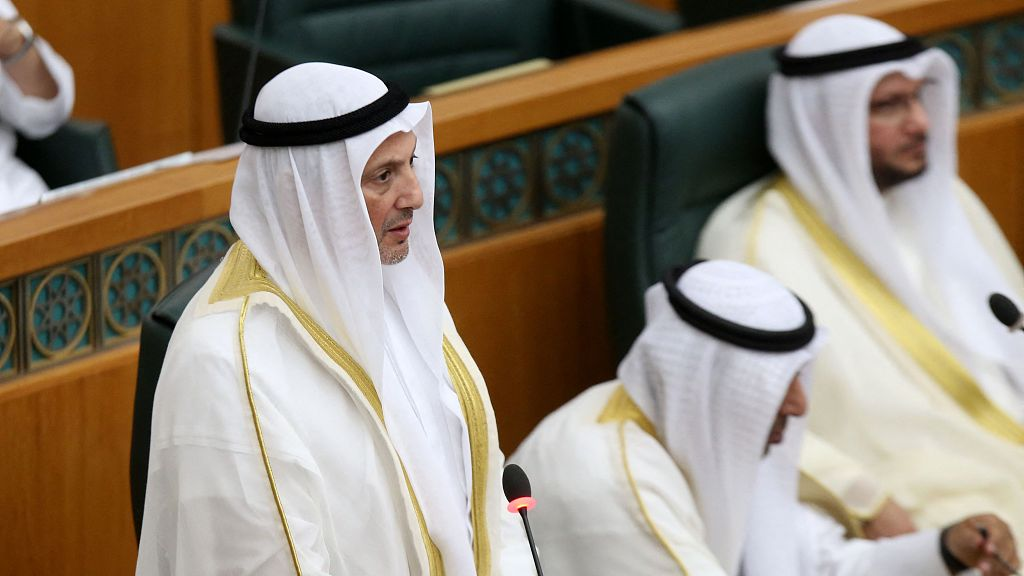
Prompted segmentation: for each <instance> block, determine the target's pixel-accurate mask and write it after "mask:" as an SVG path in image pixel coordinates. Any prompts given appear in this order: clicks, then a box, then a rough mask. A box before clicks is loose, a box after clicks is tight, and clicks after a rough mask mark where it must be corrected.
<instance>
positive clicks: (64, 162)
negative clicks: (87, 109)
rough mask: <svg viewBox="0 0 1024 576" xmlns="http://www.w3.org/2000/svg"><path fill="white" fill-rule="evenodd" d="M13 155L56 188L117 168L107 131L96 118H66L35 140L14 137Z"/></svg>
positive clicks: (111, 142)
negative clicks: (42, 136) (52, 131)
mask: <svg viewBox="0 0 1024 576" xmlns="http://www.w3.org/2000/svg"><path fill="white" fill-rule="evenodd" d="M15 154H16V155H17V156H18V158H20V159H21V161H22V162H24V163H25V164H27V165H28V166H29V167H30V168H32V169H33V170H35V171H36V172H37V173H39V175H40V176H42V178H43V181H45V182H46V185H47V186H49V187H50V188H59V187H61V186H65V185H67V184H74V183H75V182H81V181H82V180H88V179H89V178H95V177H97V176H103V175H104V174H109V173H110V172H114V171H116V170H117V157H116V156H115V155H114V144H113V141H112V140H111V138H110V130H109V129H108V128H107V125H106V124H105V123H104V122H100V121H96V120H69V121H68V122H66V123H65V124H64V125H63V126H61V127H60V128H58V129H57V131H56V132H54V133H53V134H51V135H49V136H47V137H46V138H41V139H39V140H30V139H28V138H25V137H23V136H20V135H19V136H18V148H17V151H16V152H15Z"/></svg>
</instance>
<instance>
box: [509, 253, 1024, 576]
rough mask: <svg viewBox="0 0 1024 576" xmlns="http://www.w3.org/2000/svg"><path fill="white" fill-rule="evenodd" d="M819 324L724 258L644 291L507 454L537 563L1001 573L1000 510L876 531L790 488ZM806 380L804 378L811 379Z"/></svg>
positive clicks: (730, 571) (1004, 548)
mask: <svg viewBox="0 0 1024 576" xmlns="http://www.w3.org/2000/svg"><path fill="white" fill-rule="evenodd" d="M823 340H824V336H823V335H822V334H821V333H820V332H818V331H816V329H815V325H814V319H813V317H812V315H811V312H810V310H809V309H808V308H807V307H806V306H804V304H803V303H802V302H801V301H800V300H799V299H798V298H797V297H796V296H794V295H793V294H792V293H791V292H789V291H788V290H786V289H785V288H784V287H783V286H782V285H781V284H779V283H778V282H777V281H776V280H775V279H773V278H771V277H770V276H768V275H767V274H765V273H763V272H760V271H758V270H756V269H754V268H751V267H749V266H746V265H744V264H740V263H737V262H728V261H705V262H700V263H697V264H695V265H692V266H690V267H689V268H687V269H685V270H683V269H676V270H674V271H672V272H671V273H669V274H668V275H667V276H666V278H665V280H664V282H662V283H661V284H657V285H655V286H653V287H651V288H649V289H648V291H647V294H646V326H645V327H644V330H643V332H641V334H640V336H639V337H638V338H637V340H636V341H635V342H634V343H633V346H632V348H631V349H630V351H629V353H628V354H627V355H626V357H625V358H624V359H623V361H622V363H621V364H620V365H619V369H618V380H617V381H612V382H608V383H605V384H601V385H599V386H595V387H593V388H591V389H589V390H587V391H585V392H584V393H582V394H581V395H580V396H578V397H576V398H575V399H573V400H572V401H570V402H569V403H568V404H566V405H565V406H563V407H562V408H560V409H559V410H558V411H556V412H555V413H553V414H551V415H550V416H548V417H547V418H546V419H545V420H544V421H543V422H541V424H540V425H539V426H538V427H537V429H536V430H534V431H533V433H531V435H530V436H529V437H528V438H527V439H526V440H525V441H524V442H523V444H522V445H521V446H520V447H519V449H518V450H517V451H516V453H515V454H514V455H513V456H512V458H511V460H513V461H515V462H516V463H518V464H520V465H521V466H522V467H523V468H524V469H525V470H526V471H527V472H528V473H529V474H530V476H531V478H532V486H533V494H534V496H535V497H536V500H537V503H538V504H537V508H536V509H535V510H534V511H533V513H532V514H531V524H532V526H533V533H534V536H535V538H536V539H537V543H538V548H539V549H540V552H541V558H542V560H543V561H544V564H545V568H546V569H547V570H548V571H549V572H550V573H552V574H559V575H563V576H572V575H576V576H604V575H607V576H612V575H620V574H643V575H644V576H661V575H665V576H667V575H670V574H688V575H689V576H705V575H714V576H724V575H729V576H739V575H744V576H759V575H765V576H812V575H822V576H824V575H830V576H852V575H869V574H870V575H889V574H892V575H896V574H899V575H901V576H906V575H917V574H920V575H929V576H935V575H941V574H946V573H957V572H959V571H961V570H962V569H964V568H965V567H968V566H974V567H978V568H979V569H980V570H981V571H982V572H983V573H986V574H1008V573H1009V571H1008V569H1007V568H1006V567H1005V566H1004V565H1003V564H1002V563H1001V562H1000V560H999V559H997V558H996V555H997V554H998V555H999V557H1000V559H1002V560H1004V561H1005V562H1007V563H1008V564H1009V565H1016V562H1017V558H1016V555H1015V545H1014V542H1013V537H1012V535H1011V534H1010V532H1009V529H1008V528H1007V526H1006V524H1004V523H1003V522H1002V521H1001V520H999V519H998V518H997V517H996V516H993V515H983V516H975V517H971V518H968V519H965V520H963V521H960V522H957V523H955V524H951V525H950V526H949V527H948V528H947V529H945V530H942V531H941V532H940V531H939V530H937V529H931V530H924V531H920V532H917V533H914V534H909V535H904V536H900V537H897V538H891V539H882V540H877V541H872V540H861V539H851V540H847V539H845V538H844V536H843V529H842V527H841V526H840V525H839V524H837V523H835V522H834V521H832V520H831V518H829V517H828V516H825V515H823V514H822V513H820V512H818V511H817V510H816V509H814V508H811V507H810V506H807V505H803V504H799V503H798V501H797V480H798V470H797V460H798V453H799V451H800V445H801V440H802V436H803V425H802V424H803V421H802V420H792V418H795V417H799V416H801V415H803V414H804V412H805V410H806V409H807V400H806V398H807V396H806V395H805V391H804V387H809V384H810V382H811V367H812V364H813V360H814V358H815V355H816V353H817V351H818V350H819V348H820V346H821V344H822V342H823ZM807 392H809V390H808V391H807Z"/></svg>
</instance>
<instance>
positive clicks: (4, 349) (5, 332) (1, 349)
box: [0, 282, 19, 378]
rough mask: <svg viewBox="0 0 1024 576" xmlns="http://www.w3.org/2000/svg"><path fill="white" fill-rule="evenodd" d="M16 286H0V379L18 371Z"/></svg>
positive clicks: (14, 284)
mask: <svg viewBox="0 0 1024 576" xmlns="http://www.w3.org/2000/svg"><path fill="white" fill-rule="evenodd" d="M16 286H17V284H16V283H15V282H8V283H6V284H0V378H3V377H5V376H9V375H11V374H13V373H15V372H16V371H17V370H18V335H19V333H18V314H17V312H16V310H17V308H16V306H17V302H16V300H15V292H16Z"/></svg>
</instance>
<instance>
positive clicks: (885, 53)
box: [775, 38, 928, 76]
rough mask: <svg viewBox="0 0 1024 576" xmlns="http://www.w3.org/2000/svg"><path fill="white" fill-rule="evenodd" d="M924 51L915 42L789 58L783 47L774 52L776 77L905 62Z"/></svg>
mask: <svg viewBox="0 0 1024 576" xmlns="http://www.w3.org/2000/svg"><path fill="white" fill-rule="evenodd" d="M927 49H928V48H927V47H926V46H925V45H924V44H922V43H921V41H920V40H918V39H917V38H907V39H906V40H900V41H899V42H893V43H891V44H881V45H879V46H868V47H867V48H858V49H857V50H848V51H846V52H833V53H831V54H821V55H820V56H790V55H788V54H786V47H785V46H783V47H782V48H779V49H778V50H776V51H775V61H776V62H778V63H779V73H780V74H782V75H783V76H818V75H821V74H829V73H832V72H839V71H841V70H849V69H852V68H860V67H862V66H870V65H872V64H880V63H882V62H889V61H892V60H905V59H907V58H910V57H912V56H917V55H918V54H920V53H921V52H924V51H925V50H927Z"/></svg>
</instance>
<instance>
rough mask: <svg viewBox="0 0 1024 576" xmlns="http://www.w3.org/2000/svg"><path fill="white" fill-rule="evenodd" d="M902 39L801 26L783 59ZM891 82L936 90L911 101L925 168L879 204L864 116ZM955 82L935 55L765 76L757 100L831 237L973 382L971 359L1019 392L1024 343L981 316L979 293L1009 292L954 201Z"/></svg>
mask: <svg viewBox="0 0 1024 576" xmlns="http://www.w3.org/2000/svg"><path fill="white" fill-rule="evenodd" d="M905 39H906V37H905V36H904V35H903V34H902V33H900V32H899V31H898V30H896V29H895V28H893V27H891V26H889V25H888V24H885V23H882V22H879V21H877V20H872V19H870V18H866V17H863V16H850V15H836V16H829V17H826V18H822V19H820V20H818V21H816V22H814V23H812V24H810V25H809V26H807V27H805V28H804V29H803V30H801V31H800V32H799V33H798V34H797V35H796V36H795V37H794V38H793V40H792V41H791V42H790V43H789V44H788V45H787V46H786V49H785V53H786V54H787V55H789V56H804V57H806V56H819V55H824V54H832V53H838V52H846V51H850V50H856V49H861V48H867V47H872V46H879V45H885V44H892V43H895V42H899V41H901V40H905ZM894 72H900V73H902V74H904V75H906V76H907V77H909V78H914V79H921V78H926V77H927V78H930V79H933V80H935V81H936V82H935V85H934V86H929V87H927V88H926V89H925V90H924V91H923V93H922V104H923V106H924V108H925V110H926V111H927V113H928V118H929V121H930V130H929V134H928V142H927V156H928V167H927V169H926V171H925V172H924V173H923V174H922V175H920V176H918V177H916V178H913V179H911V180H908V181H906V182H904V183H902V184H900V185H898V186H895V187H893V188H892V189H890V190H889V191H887V192H886V193H885V195H884V196H883V195H882V194H881V193H880V192H879V189H878V186H877V185H876V184H875V180H874V177H873V173H872V168H871V158H870V151H869V141H868V111H869V110H868V109H869V102H870V98H871V93H872V92H873V90H874V88H875V86H876V84H877V83H878V82H879V81H880V80H881V79H882V78H883V77H885V76H887V75H889V74H891V73H894ZM958 78H959V77H958V72H957V69H956V65H955V64H954V63H953V61H952V60H951V59H950V58H949V57H948V56H947V55H946V54H945V53H944V52H942V51H941V50H939V49H935V48H932V49H929V50H926V51H924V52H921V53H920V54H918V55H916V56H913V57H911V58H907V59H903V60H895V61H889V62H883V63H879V64H873V65H868V66H862V67H858V68H852V69H848V70H844V71H839V72H834V73H830V74H824V75H819V76H797V77H786V76H783V75H781V74H778V73H776V74H774V75H773V76H772V78H771V82H770V86H769V94H768V134H769V148H770V149H771V152H772V154H773V155H774V156H775V159H776V160H777V161H778V163H779V165H780V166H781V167H782V169H783V170H784V171H785V172H786V174H787V175H788V176H789V178H790V179H791V180H792V182H793V184H794V185H795V187H796V189H797V190H799V191H800V193H801V194H802V195H803V196H804V197H805V198H806V199H807V200H808V201H809V202H810V203H811V204H812V205H813V206H814V208H815V210H816V211H817V212H818V214H819V215H820V216H821V217H822V218H823V219H824V221H825V222H826V223H827V224H828V225H829V226H830V227H831V228H832V230H833V231H835V232H836V234H837V235H838V236H839V237H840V238H841V239H842V240H843V241H844V242H845V243H846V244H847V245H848V246H849V247H850V248H851V249H852V250H853V251H854V252H855V253H856V254H857V255H858V256H860V258H861V259H862V260H864V262H865V263H866V264H867V265H868V266H869V267H870V268H871V269H872V270H873V271H874V272H875V274H877V275H878V277H879V278H880V279H881V280H882V281H883V282H884V283H885V284H886V286H888V287H889V289H890V290H892V291H893V293H894V294H895V295H896V296H897V297H898V298H899V299H900V300H901V301H902V302H903V304H904V305H905V306H907V307H908V308H909V309H910V310H911V311H912V312H913V313H914V314H915V316H917V318H918V319H920V320H921V321H922V322H923V323H924V324H925V325H926V326H927V327H928V328H929V329H931V330H932V331H933V332H935V333H936V334H937V335H938V336H939V337H940V338H941V339H942V340H943V341H944V342H945V343H946V345H947V346H949V347H950V348H951V349H952V350H953V352H954V354H956V355H957V356H958V357H959V358H960V360H961V361H962V362H963V363H964V364H965V365H966V367H967V368H968V369H969V370H971V371H972V372H973V373H974V374H975V376H976V377H978V376H979V374H980V372H981V370H980V368H979V366H978V364H977V363H976V362H974V361H973V359H975V358H977V357H981V358H985V359H987V360H988V361H989V362H994V363H997V364H999V365H1001V366H1002V367H1003V369H1004V370H1006V371H1007V372H1008V373H1010V374H1011V376H1012V377H1013V378H1014V380H1015V381H1016V382H1017V384H1018V386H1020V385H1024V365H1022V362H1021V360H1020V359H1021V358H1024V343H1022V342H1021V341H1020V340H1019V339H1013V338H1007V337H1006V334H1005V332H1004V330H1003V328H1002V327H1001V325H1000V324H999V323H998V322H996V321H994V320H993V318H992V316H991V313H990V312H989V310H988V307H987V302H988V296H989V294H991V293H992V292H997V291H998V292H1007V293H1008V292H1010V287H1009V283H1008V282H1007V280H1006V279H1005V278H1003V277H1002V275H1001V274H1000V272H999V270H998V269H997V267H996V265H995V263H994V262H993V260H992V259H991V258H990V257H989V255H988V254H987V253H986V251H985V250H984V249H983V247H982V245H981V244H980V242H979V240H978V238H977V236H976V235H975V233H974V231H973V230H972V229H971V225H970V222H969V221H968V219H967V217H966V215H965V213H964V211H963V209H962V207H961V206H960V205H959V203H958V200H957V198H956V196H955V194H954V188H953V185H954V183H955V182H956V180H957V158H956V148H955V144H956V128H957V102H958V89H959V81H958ZM901 245H902V246H907V247H908V252H911V253H913V254H915V255H916V256H917V258H919V259H920V260H921V262H920V266H921V273H920V274H919V277H917V278H913V277H912V276H911V275H910V274H908V273H907V269H908V266H907V265H908V264H910V263H908V262H904V261H903V260H902V259H901V256H900V252H899V250H897V249H895V248H896V247H897V246H901ZM982 385H983V386H984V383H982ZM1003 392H1004V393H1005V391H1003Z"/></svg>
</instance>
